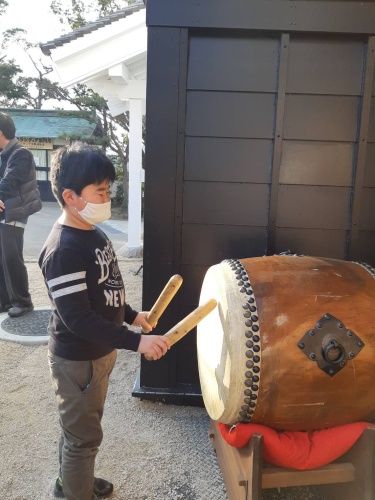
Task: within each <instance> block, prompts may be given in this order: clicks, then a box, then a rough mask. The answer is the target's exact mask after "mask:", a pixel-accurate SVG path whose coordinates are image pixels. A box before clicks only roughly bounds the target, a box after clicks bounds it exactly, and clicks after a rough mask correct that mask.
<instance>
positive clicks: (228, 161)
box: [185, 137, 273, 183]
mask: <svg viewBox="0 0 375 500" xmlns="http://www.w3.org/2000/svg"><path fill="white" fill-rule="evenodd" d="M272 147H273V144H272V141H271V140H268V139H224V138H222V139H216V138H208V137H204V138H202V137H187V138H186V151H185V180H196V181H221V182H253V183H268V182H269V181H270V173H271V158H272Z"/></svg>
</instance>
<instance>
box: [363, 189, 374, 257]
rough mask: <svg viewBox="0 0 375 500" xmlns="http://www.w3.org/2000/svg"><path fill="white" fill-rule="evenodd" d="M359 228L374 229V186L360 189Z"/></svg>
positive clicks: (364, 229)
mask: <svg viewBox="0 0 375 500" xmlns="http://www.w3.org/2000/svg"><path fill="white" fill-rule="evenodd" d="M359 229H360V230H362V231H375V188H364V189H363V190H362V196H361V214H360V220H359ZM374 251H375V250H374Z"/></svg>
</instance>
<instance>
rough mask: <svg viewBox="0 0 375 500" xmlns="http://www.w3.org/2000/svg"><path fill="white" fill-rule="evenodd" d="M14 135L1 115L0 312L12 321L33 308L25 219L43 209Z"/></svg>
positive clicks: (31, 168) (28, 158) (27, 154)
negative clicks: (26, 251)
mask: <svg viewBox="0 0 375 500" xmlns="http://www.w3.org/2000/svg"><path fill="white" fill-rule="evenodd" d="M15 135H16V127H15V125H14V122H13V119H12V118H11V116H9V115H8V114H7V113H3V112H0V148H1V150H2V151H1V152H0V163H1V166H0V313H4V312H8V314H9V316H11V317H12V318H14V317H18V316H22V315H23V314H26V313H28V312H30V311H32V310H33V309H34V306H33V303H32V301H31V296H30V293H29V280H28V276H27V269H26V266H25V263H24V260H23V237H24V232H25V226H26V223H27V219H28V217H29V216H30V215H32V214H33V213H35V212H38V211H39V210H40V209H41V208H42V202H41V200H40V193H39V189H38V185H37V182H36V170H35V162H34V158H33V155H32V153H31V151H29V150H28V149H26V148H23V147H21V144H20V143H19V142H18V141H17V139H16V137H15Z"/></svg>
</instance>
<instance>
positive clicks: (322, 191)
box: [277, 185, 350, 229]
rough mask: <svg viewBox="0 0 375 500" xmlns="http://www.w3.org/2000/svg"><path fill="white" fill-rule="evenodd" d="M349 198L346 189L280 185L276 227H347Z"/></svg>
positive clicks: (348, 190)
mask: <svg viewBox="0 0 375 500" xmlns="http://www.w3.org/2000/svg"><path fill="white" fill-rule="evenodd" d="M349 198H350V189H349V188H338V187H326V186H288V185H282V186H280V190H279V199H278V210H277V214H278V216H277V227H300V228H317V229H347V228H348V218H349V215H348V214H349V202H350V199H349Z"/></svg>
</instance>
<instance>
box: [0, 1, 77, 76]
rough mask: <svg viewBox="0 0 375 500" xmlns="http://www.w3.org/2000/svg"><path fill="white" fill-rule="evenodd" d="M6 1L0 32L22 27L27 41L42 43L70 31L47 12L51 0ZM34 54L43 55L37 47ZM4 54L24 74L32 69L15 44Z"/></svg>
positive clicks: (22, 52) (27, 59)
mask: <svg viewBox="0 0 375 500" xmlns="http://www.w3.org/2000/svg"><path fill="white" fill-rule="evenodd" d="M8 3H9V5H8V7H7V9H6V11H5V14H3V15H2V16H1V17H0V33H3V32H4V31H5V30H7V29H11V28H22V29H24V30H26V31H27V37H26V39H27V41H29V42H32V43H44V42H48V41H49V40H52V39H54V38H57V37H59V36H61V35H62V34H63V33H64V32H69V31H70V29H69V27H64V26H63V25H62V24H61V23H60V21H59V19H58V17H57V16H55V15H54V14H52V13H51V12H49V11H50V3H51V0H37V2H35V1H34V2H33V1H32V0H8ZM36 5H37V7H36ZM39 52H40V54H39ZM34 54H36V56H37V57H43V54H42V51H41V50H39V49H38V50H36V51H35V52H34ZM6 55H7V58H8V59H10V58H12V59H15V61H16V63H17V64H18V65H19V66H20V67H21V68H22V69H23V71H24V73H25V74H27V72H30V71H32V64H31V62H30V60H29V58H28V56H27V55H26V54H25V52H24V51H23V50H22V49H21V48H19V47H17V46H16V45H15V44H13V46H12V47H10V48H9V49H8V51H7V53H6Z"/></svg>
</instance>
